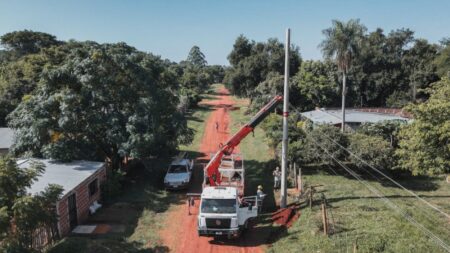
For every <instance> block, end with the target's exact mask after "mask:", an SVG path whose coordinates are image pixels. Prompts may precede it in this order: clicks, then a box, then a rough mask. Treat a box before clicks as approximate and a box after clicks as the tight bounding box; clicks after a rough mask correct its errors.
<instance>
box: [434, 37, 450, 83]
mask: <svg viewBox="0 0 450 253" xmlns="http://www.w3.org/2000/svg"><path fill="white" fill-rule="evenodd" d="M448 40H449V42H448V44H446V46H445V47H444V48H443V49H442V50H441V51H440V52H439V55H438V56H437V57H436V59H435V60H434V64H435V65H436V68H437V70H436V71H437V73H438V75H439V76H441V77H448V78H450V39H448Z"/></svg>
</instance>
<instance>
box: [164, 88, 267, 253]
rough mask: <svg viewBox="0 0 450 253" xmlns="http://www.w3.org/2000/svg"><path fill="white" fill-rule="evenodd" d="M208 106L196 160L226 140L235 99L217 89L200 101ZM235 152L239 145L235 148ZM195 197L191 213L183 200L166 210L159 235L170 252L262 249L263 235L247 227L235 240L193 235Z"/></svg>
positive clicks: (198, 178)
mask: <svg viewBox="0 0 450 253" xmlns="http://www.w3.org/2000/svg"><path fill="white" fill-rule="evenodd" d="M203 104H206V105H209V106H211V109H212V110H213V111H212V112H211V115H210V116H209V118H208V119H207V121H206V123H205V131H204V134H203V138H202V141H201V145H200V150H199V152H201V153H203V157H202V158H200V159H199V162H205V161H207V159H209V154H210V153H215V152H216V151H217V149H218V146H219V144H220V143H224V142H226V140H227V139H228V137H229V136H230V132H229V131H230V124H231V122H230V115H229V110H231V109H232V108H233V107H234V105H235V102H234V101H233V100H232V98H231V97H230V96H229V93H228V91H227V90H226V89H225V88H220V89H219V90H218V95H217V96H216V99H215V100H209V101H206V102H203ZM235 152H239V148H238V147H237V148H236V149H235ZM201 169H202V166H197V168H196V170H197V172H201ZM201 177H202V176H201V174H200V173H196V175H195V177H194V180H193V186H192V189H190V190H192V191H195V190H197V189H199V184H201V181H202V179H201ZM198 204H199V203H198V201H197V202H196V205H195V208H191V212H192V214H191V215H188V209H187V208H188V206H187V204H184V205H179V206H177V207H176V208H175V209H174V210H172V211H171V213H169V215H168V218H167V219H166V221H165V226H164V229H163V231H161V238H162V243H163V245H165V246H167V247H169V249H170V252H180V253H190V252H193V253H228V252H246V253H256V252H263V249H262V247H261V246H262V245H263V244H264V240H265V238H263V237H261V236H258V233H257V231H252V230H250V231H247V234H245V235H244V236H243V237H241V238H240V239H237V240H224V241H215V240H214V239H213V238H210V237H199V236H198V235H197V214H198Z"/></svg>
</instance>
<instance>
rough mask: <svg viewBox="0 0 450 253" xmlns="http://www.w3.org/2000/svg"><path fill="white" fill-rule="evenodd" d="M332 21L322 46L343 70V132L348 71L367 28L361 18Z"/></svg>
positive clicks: (343, 127) (327, 57)
mask: <svg viewBox="0 0 450 253" xmlns="http://www.w3.org/2000/svg"><path fill="white" fill-rule="evenodd" d="M332 22H333V25H332V27H330V28H328V29H325V30H323V31H322V33H323V34H324V35H325V37H326V38H325V40H323V41H322V43H321V44H320V47H321V48H322V53H323V55H324V57H325V58H326V59H333V58H334V60H335V61H336V63H337V65H338V68H339V70H340V71H342V132H344V130H345V94H346V93H347V89H346V85H345V84H346V81H347V73H348V70H349V69H350V66H351V62H352V59H353V58H354V57H355V56H357V55H358V52H359V48H360V46H361V41H362V39H363V37H364V33H365V32H366V30H367V29H366V27H365V26H364V25H362V24H360V23H359V19H350V20H349V21H348V22H342V21H339V20H333V21H332Z"/></svg>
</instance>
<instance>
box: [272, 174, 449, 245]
mask: <svg viewBox="0 0 450 253" xmlns="http://www.w3.org/2000/svg"><path fill="white" fill-rule="evenodd" d="M305 174H307V175H306V176H305V177H304V180H305V182H306V183H307V184H309V185H316V184H322V185H324V186H323V187H321V188H319V189H320V191H322V192H323V193H324V194H325V196H326V198H327V199H328V203H329V207H328V210H329V213H328V215H329V218H330V222H331V223H332V226H331V228H332V229H334V230H335V232H334V233H333V234H332V235H331V236H328V237H326V236H324V235H323V229H322V220H321V213H320V209H319V205H318V204H316V205H315V206H314V208H313V209H312V210H310V209H309V207H306V205H305V206H304V207H303V208H302V209H301V216H300V219H299V220H298V221H297V222H296V223H295V224H294V226H293V227H292V228H290V229H289V230H288V232H287V235H286V236H284V237H283V238H281V239H280V240H279V241H277V242H275V243H274V244H273V245H272V247H271V248H270V249H269V250H268V251H269V252H277V253H278V252H353V247H355V245H356V247H357V252H444V251H443V250H442V249H441V248H440V247H438V246H437V245H436V244H435V243H434V242H433V241H431V240H430V239H428V238H427V237H425V236H424V234H423V233H421V232H420V231H419V229H417V228H416V227H415V226H413V225H412V224H410V223H409V222H408V221H407V220H406V219H404V218H402V217H401V216H400V215H399V214H397V213H396V212H395V211H393V210H392V209H390V208H389V207H388V206H387V205H386V204H385V202H384V201H383V200H381V199H379V198H378V197H377V196H376V195H374V194H372V193H371V192H370V191H369V190H368V189H367V188H366V187H365V186H363V185H362V184H361V183H359V182H358V181H357V180H355V179H351V178H350V177H346V176H336V175H332V174H328V173H325V172H322V173H318V172H317V170H309V171H308V170H306V171H305ZM338 174H339V175H345V174H344V172H342V171H339V170H338ZM400 183H402V184H403V185H405V186H406V187H408V188H411V189H414V190H415V192H416V193H417V194H419V195H420V196H422V197H423V198H425V199H426V200H427V201H430V202H432V203H434V204H438V205H439V206H441V207H442V208H444V210H445V211H446V212H447V213H448V212H450V202H449V200H450V185H449V184H447V183H445V181H444V180H443V179H442V178H414V179H411V178H410V179H404V180H401V181H400ZM370 184H371V185H372V186H374V187H376V188H377V189H378V190H379V191H381V192H382V193H383V195H385V196H387V197H388V199H390V200H391V201H393V202H394V203H395V204H396V205H398V206H400V207H401V208H403V209H404V210H406V212H407V213H408V214H409V215H411V216H412V217H413V218H414V219H415V220H417V221H418V222H420V223H422V224H423V225H424V226H425V227H427V228H428V229H430V230H432V231H433V233H435V234H436V235H438V236H439V237H441V238H442V239H444V241H446V243H447V244H450V224H449V221H448V220H446V219H445V218H443V217H442V216H439V215H438V214H436V212H434V211H432V210H430V209H429V208H426V207H425V206H424V204H423V203H421V202H419V201H418V200H415V199H414V198H412V197H410V196H409V195H408V194H407V193H406V192H405V191H402V190H400V189H399V188H396V187H393V186H391V185H390V184H388V183H387V182H385V181H382V182H381V183H380V182H378V181H376V180H372V181H371V182H370ZM316 199H317V201H316V203H318V202H320V200H319V199H320V193H319V194H316Z"/></svg>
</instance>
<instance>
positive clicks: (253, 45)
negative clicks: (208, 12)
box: [224, 35, 301, 99]
mask: <svg viewBox="0 0 450 253" xmlns="http://www.w3.org/2000/svg"><path fill="white" fill-rule="evenodd" d="M289 59H290V62H289V64H290V67H289V69H290V74H291V75H295V73H297V71H298V68H299V66H300V63H301V58H300V53H299V48H298V47H295V46H292V47H291V51H290V55H289ZM228 60H229V61H230V63H231V67H230V68H228V69H227V72H226V73H225V78H224V82H225V84H226V85H227V87H228V88H229V89H230V90H231V92H233V93H234V94H236V95H238V96H241V97H248V98H250V99H253V98H254V96H255V94H254V91H255V88H256V87H257V86H258V85H259V84H260V83H261V82H263V81H265V80H266V79H267V78H272V77H273V74H274V73H278V74H280V75H283V73H284V44H283V43H281V42H280V41H278V40H277V39H268V40H267V42H255V41H249V40H248V39H247V38H245V37H244V36H243V35H240V36H239V37H238V38H237V39H236V41H235V43H234V45H233V50H232V51H231V52H230V54H229V55H228ZM269 74H270V76H269Z"/></svg>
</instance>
